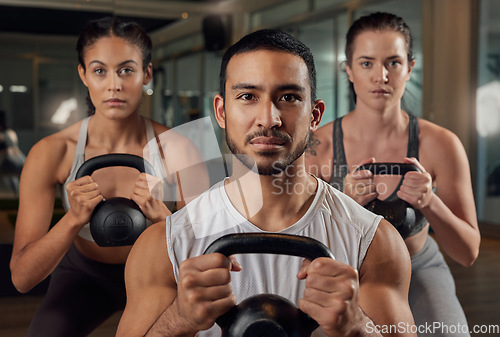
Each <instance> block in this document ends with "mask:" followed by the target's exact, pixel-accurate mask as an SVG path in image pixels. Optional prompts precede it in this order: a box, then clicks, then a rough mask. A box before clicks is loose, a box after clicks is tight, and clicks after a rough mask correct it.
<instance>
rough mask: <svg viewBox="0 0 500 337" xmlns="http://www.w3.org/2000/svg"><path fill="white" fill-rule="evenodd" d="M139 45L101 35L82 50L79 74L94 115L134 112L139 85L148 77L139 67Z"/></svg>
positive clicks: (149, 69) (137, 102) (146, 80)
mask: <svg viewBox="0 0 500 337" xmlns="http://www.w3.org/2000/svg"><path fill="white" fill-rule="evenodd" d="M142 59H143V55H142V52H141V50H140V48H139V47H138V46H136V45H134V44H131V43H129V42H127V41H126V40H124V39H121V38H118V37H103V38H101V39H99V40H97V41H96V42H95V43H94V44H93V45H92V46H90V47H88V48H87V50H86V51H85V55H84V62H85V70H84V69H83V67H81V66H79V67H78V70H79V74H80V78H81V79H82V81H83V83H84V84H85V85H86V86H87V88H88V90H89V93H90V98H91V99H92V103H93V104H94V106H95V108H96V114H104V115H105V116H107V117H108V118H123V117H126V116H129V115H130V114H132V113H135V112H137V111H138V108H139V104H140V101H141V98H142V88H143V85H145V84H148V83H149V81H150V80H151V76H152V69H151V68H152V67H151V65H149V66H148V67H146V70H145V71H144V70H143V65H142Z"/></svg>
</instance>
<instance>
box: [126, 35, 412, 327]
mask: <svg viewBox="0 0 500 337" xmlns="http://www.w3.org/2000/svg"><path fill="white" fill-rule="evenodd" d="M315 88H316V78H315V69H314V61H313V58H312V54H311V52H310V50H309V49H308V48H307V47H306V46H305V45H303V44H302V43H301V42H299V41H297V40H296V39H294V38H293V37H291V36H290V35H288V34H286V33H283V32H280V31H276V30H261V31H257V32H255V33H252V34H249V35H247V36H246V37H244V38H242V39H241V40H240V41H239V42H238V43H236V44H235V45H233V46H232V47H230V48H229V49H228V50H227V51H226V53H225V55H224V57H223V59H222V65H221V93H220V95H217V96H216V97H215V99H214V110H215V117H216V119H217V121H218V124H219V125H220V127H221V128H223V129H224V130H225V132H226V142H227V145H228V147H229V149H230V150H231V152H232V154H233V156H232V174H231V175H230V177H228V178H226V179H225V180H224V181H222V182H220V183H219V184H216V185H214V186H213V187H212V188H211V189H210V190H209V191H207V192H205V193H204V194H202V195H201V196H200V197H199V198H197V199H195V200H193V201H192V202H191V203H189V204H188V205H187V206H186V207H185V208H184V209H182V210H180V211H179V212H177V213H175V214H174V215H172V216H170V217H168V218H167V219H166V222H161V223H157V224H154V225H153V226H151V227H149V228H148V229H147V230H146V231H145V232H144V233H143V235H141V237H140V238H139V239H138V241H137V242H136V244H135V245H134V248H133V249H132V251H131V253H130V255H129V258H128V261H127V265H126V270H125V282H126V285H127V305H126V308H125V311H124V313H123V316H122V319H121V321H120V324H119V327H118V331H117V336H196V335H197V336H220V334H221V331H220V328H219V327H218V326H217V324H215V320H216V319H217V318H218V317H219V316H220V315H222V314H224V313H226V312H227V311H228V310H230V309H231V308H232V307H233V306H234V305H235V304H237V303H239V302H241V301H242V300H244V299H245V298H247V297H249V296H252V295H256V294H260V293H273V294H277V295H281V296H283V297H286V298H288V299H289V300H291V301H292V302H293V303H294V304H295V305H296V306H298V307H299V308H300V309H301V310H302V311H303V312H305V313H307V314H308V315H309V316H310V317H312V318H313V319H314V320H315V321H316V322H317V323H318V324H319V327H318V328H317V329H316V330H315V331H314V332H313V336H359V335H363V336H381V333H385V332H388V333H390V335H391V336H416V334H415V331H414V330H415V329H414V328H415V327H414V325H413V317H412V315H411V312H410V309H409V305H408V286H409V280H410V259H409V255H408V252H407V250H406V248H405V246H404V242H403V240H402V239H401V237H400V235H399V234H398V232H397V231H396V230H395V229H394V228H393V227H392V226H391V225H390V224H389V223H388V222H387V221H385V220H383V219H382V218H381V217H380V216H377V215H374V214H372V213H371V212H368V211H366V210H365V209H364V208H363V207H361V206H359V205H358V204H357V203H355V202H354V201H353V200H352V199H350V198H348V197H347V196H345V195H343V194H342V193H340V192H338V191H336V190H335V189H333V188H332V187H331V186H329V185H328V184H326V183H324V182H322V181H320V180H318V179H316V178H315V177H314V176H312V175H309V174H308V173H307V172H306V170H305V166H304V149H305V147H306V144H307V141H308V139H309V134H310V132H312V131H314V130H315V129H316V128H317V127H318V125H319V123H320V121H321V117H322V115H323V111H324V102H323V101H322V100H316V97H315ZM246 232H279V233H285V234H294V235H301V236H307V237H311V238H314V239H316V240H319V241H320V242H322V243H324V244H325V245H326V246H327V247H328V248H329V249H330V250H331V251H332V253H333V255H334V257H335V259H332V258H326V257H320V258H317V259H314V261H312V262H311V261H308V260H304V259H302V258H298V257H290V256H285V255H273V254H261V255H256V254H238V255H233V256H232V257H230V258H226V257H225V256H224V255H221V254H218V253H212V254H206V255H203V252H204V251H205V249H206V248H207V247H208V245H209V244H210V243H212V242H213V241H214V240H216V239H217V238H219V237H221V236H223V235H225V234H230V233H246Z"/></svg>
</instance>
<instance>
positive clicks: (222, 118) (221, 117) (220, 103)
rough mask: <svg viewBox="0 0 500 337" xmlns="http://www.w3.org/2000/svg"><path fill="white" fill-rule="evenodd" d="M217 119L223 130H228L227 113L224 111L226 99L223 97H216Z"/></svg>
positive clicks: (215, 110) (215, 109)
mask: <svg viewBox="0 0 500 337" xmlns="http://www.w3.org/2000/svg"><path fill="white" fill-rule="evenodd" d="M214 112H215V119H216V120H217V123H218V124H219V126H220V127H221V128H222V129H225V128H226V111H225V109H224V98H222V96H221V95H216V96H215V97H214Z"/></svg>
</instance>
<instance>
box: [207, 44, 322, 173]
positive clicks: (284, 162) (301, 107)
mask: <svg viewBox="0 0 500 337" xmlns="http://www.w3.org/2000/svg"><path fill="white" fill-rule="evenodd" d="M225 88H226V97H225V101H224V99H222V97H220V96H218V97H216V99H215V101H214V105H215V110H216V117H217V120H218V122H219V125H220V126H221V127H222V128H224V129H226V141H227V144H228V146H229V149H230V150H231V152H232V153H233V154H235V155H236V157H237V158H238V159H239V160H240V161H241V162H242V163H243V164H245V165H246V166H247V167H248V168H251V167H253V166H254V164H257V168H258V171H259V173H260V174H263V175H272V174H277V173H279V172H281V171H283V170H284V169H285V168H286V167H288V166H289V165H290V164H292V163H293V162H295V161H296V160H297V158H299V157H300V156H301V155H302V154H303V152H304V149H305V147H306V145H307V141H308V138H309V133H310V132H311V131H313V130H314V129H315V128H316V127H317V124H319V120H320V119H321V113H322V111H323V109H318V107H317V106H316V104H315V106H313V105H312V104H311V89H310V88H311V86H310V83H309V75H308V70H307V66H306V64H305V63H304V61H303V60H302V58H300V57H299V56H296V55H293V54H290V53H285V52H279V51H269V50H258V51H251V52H245V53H242V54H238V55H236V56H233V58H231V60H230V61H229V63H228V66H227V70H226V86H225ZM224 103H225V104H224ZM320 104H322V102H321V103H320ZM319 110H321V113H318V112H319ZM318 115H319V117H318Z"/></svg>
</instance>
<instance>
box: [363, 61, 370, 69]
mask: <svg viewBox="0 0 500 337" xmlns="http://www.w3.org/2000/svg"><path fill="white" fill-rule="evenodd" d="M361 66H362V67H365V68H366V67H369V66H370V62H368V61H364V62H361Z"/></svg>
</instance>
